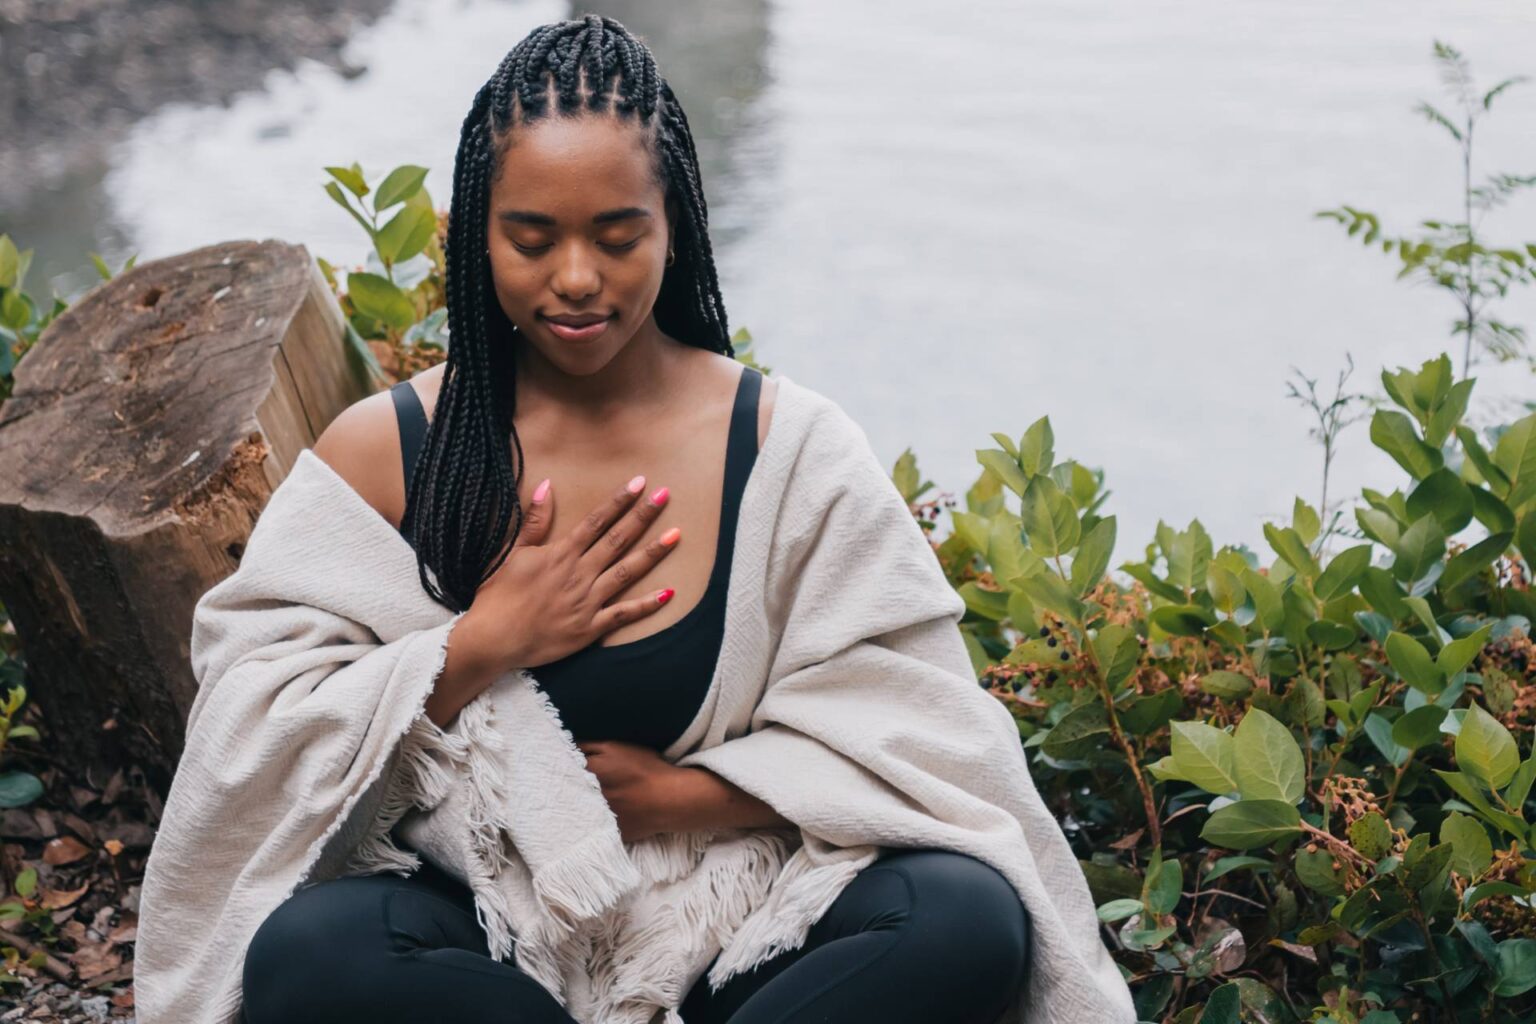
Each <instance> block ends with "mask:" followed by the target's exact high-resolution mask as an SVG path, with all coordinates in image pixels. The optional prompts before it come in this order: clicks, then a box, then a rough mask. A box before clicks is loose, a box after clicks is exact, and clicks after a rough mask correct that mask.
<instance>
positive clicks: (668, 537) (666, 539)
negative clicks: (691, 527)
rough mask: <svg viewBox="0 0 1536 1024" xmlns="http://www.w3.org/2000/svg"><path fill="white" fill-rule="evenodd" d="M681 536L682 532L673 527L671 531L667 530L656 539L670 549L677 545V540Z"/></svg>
mask: <svg viewBox="0 0 1536 1024" xmlns="http://www.w3.org/2000/svg"><path fill="white" fill-rule="evenodd" d="M682 535H683V531H682V530H680V529H678V528H677V527H675V526H674V527H672V529H670V530H668V531H667V532H666V533H664V534H662V535H661V536H660V537H658V538H656V539H657V540H659V541H661V542H662V543H663V544H665V545H666V546H667V547H671V546H672V545H673V544H676V543H677V538H679V537H681V536H682Z"/></svg>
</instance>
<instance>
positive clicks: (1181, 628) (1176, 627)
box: [1147, 604, 1216, 636]
mask: <svg viewBox="0 0 1536 1024" xmlns="http://www.w3.org/2000/svg"><path fill="white" fill-rule="evenodd" d="M1147 621H1148V622H1150V623H1152V624H1153V625H1154V626H1156V627H1157V628H1158V629H1161V630H1162V631H1163V632H1165V633H1167V634H1169V635H1171V636H1199V635H1200V634H1202V633H1204V632H1205V631H1206V630H1207V629H1208V628H1210V627H1211V626H1213V625H1215V624H1216V617H1215V616H1214V615H1212V614H1211V613H1210V611H1209V610H1208V609H1205V608H1202V607H1201V606H1199V605H1197V604H1165V605H1161V606H1159V607H1157V608H1154V609H1152V612H1151V614H1149V615H1148V616H1147Z"/></svg>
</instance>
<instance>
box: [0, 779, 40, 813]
mask: <svg viewBox="0 0 1536 1024" xmlns="http://www.w3.org/2000/svg"><path fill="white" fill-rule="evenodd" d="M42 795H43V783H42V781H41V780H40V779H38V777H37V776H36V775H33V774H32V773H31V772H3V773H0V807H25V806H26V805H27V804H30V803H31V802H32V801H34V800H36V799H37V798H38V797H40V796H42Z"/></svg>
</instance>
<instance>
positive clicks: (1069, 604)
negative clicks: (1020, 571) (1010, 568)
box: [1008, 569, 1084, 622]
mask: <svg viewBox="0 0 1536 1024" xmlns="http://www.w3.org/2000/svg"><path fill="white" fill-rule="evenodd" d="M1008 585H1009V586H1011V587H1013V588H1014V589H1015V590H1018V591H1020V592H1022V593H1023V594H1024V596H1026V597H1028V598H1029V599H1030V601H1032V602H1033V603H1034V604H1036V605H1038V606H1040V607H1043V608H1048V609H1049V610H1051V611H1053V612H1055V613H1056V614H1057V615H1060V616H1061V617H1062V618H1064V619H1066V620H1067V621H1069V622H1080V621H1082V618H1083V613H1084V606H1083V602H1082V601H1080V600H1078V598H1077V595H1076V594H1074V593H1072V590H1071V588H1070V587H1068V586H1067V583H1066V581H1065V580H1063V579H1062V578H1061V577H1060V576H1058V575H1056V573H1055V572H1053V571H1052V570H1050V569H1041V570H1040V571H1039V572H1036V573H1034V574H1033V575H1028V574H1026V575H1023V576H1014V577H1011V578H1010V579H1009V580H1008Z"/></svg>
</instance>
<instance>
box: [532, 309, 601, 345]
mask: <svg viewBox="0 0 1536 1024" xmlns="http://www.w3.org/2000/svg"><path fill="white" fill-rule="evenodd" d="M617 315H618V314H615V313H610V314H609V315H607V316H602V315H600V314H597V313H580V314H576V313H558V314H556V315H554V316H545V315H544V314H542V313H541V314H539V319H540V320H543V321H544V324H545V326H547V327H548V328H549V330H550V332H551V333H552V334H554V335H555V336H556V337H557V338H561V339H563V340H565V341H591V340H592V339H593V338H596V337H598V336H599V335H601V334H602V333H603V332H604V331H606V330H607V329H608V323H609V321H611V320H613V319H614V318H615V317H616V316H617Z"/></svg>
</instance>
